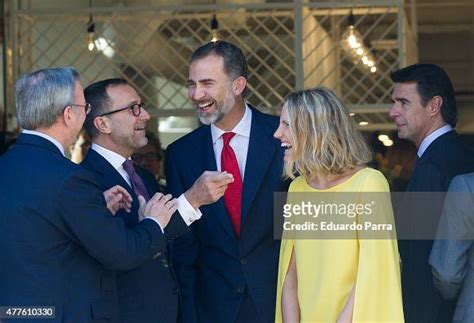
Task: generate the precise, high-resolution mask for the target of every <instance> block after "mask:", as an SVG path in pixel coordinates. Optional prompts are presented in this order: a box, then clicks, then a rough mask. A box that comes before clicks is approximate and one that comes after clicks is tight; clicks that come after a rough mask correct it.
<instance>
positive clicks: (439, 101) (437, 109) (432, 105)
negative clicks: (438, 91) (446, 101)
mask: <svg viewBox="0 0 474 323" xmlns="http://www.w3.org/2000/svg"><path fill="white" fill-rule="evenodd" d="M442 105H443V98H442V97H441V96H439V95H436V96H434V97H432V98H431V100H430V101H429V102H428V108H429V109H430V114H431V115H438V114H441V106H442Z"/></svg>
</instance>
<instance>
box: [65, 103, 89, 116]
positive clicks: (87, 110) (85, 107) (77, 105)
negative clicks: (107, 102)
mask: <svg viewBox="0 0 474 323" xmlns="http://www.w3.org/2000/svg"><path fill="white" fill-rule="evenodd" d="M69 105H70V106H72V107H80V108H84V110H85V112H86V114H89V112H91V110H92V105H91V104H90V103H86V104H84V105H82V104H75V103H72V104H69Z"/></svg>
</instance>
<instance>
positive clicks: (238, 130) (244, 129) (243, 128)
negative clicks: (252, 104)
mask: <svg viewBox="0 0 474 323" xmlns="http://www.w3.org/2000/svg"><path fill="white" fill-rule="evenodd" d="M251 126H252V110H250V108H249V107H248V105H247V104H245V112H244V116H243V117H242V119H240V121H239V123H237V125H236V126H235V127H234V129H232V130H230V132H234V133H235V134H237V135H239V136H243V137H247V138H250V128H251ZM225 132H228V131H224V130H222V129H219V128H218V127H217V126H216V125H214V124H211V136H212V143H213V144H215V143H216V141H217V140H218V139H219V138H220V137H221V136H222V135H223V134H224V133H225Z"/></svg>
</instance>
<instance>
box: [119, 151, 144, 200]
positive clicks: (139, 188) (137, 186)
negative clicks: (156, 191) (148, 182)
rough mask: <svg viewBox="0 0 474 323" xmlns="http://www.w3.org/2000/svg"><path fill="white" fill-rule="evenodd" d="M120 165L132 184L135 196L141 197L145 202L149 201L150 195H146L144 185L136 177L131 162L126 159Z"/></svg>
mask: <svg viewBox="0 0 474 323" xmlns="http://www.w3.org/2000/svg"><path fill="white" fill-rule="evenodd" d="M122 165H123V168H124V169H125V171H126V172H127V174H128V176H129V177H130V182H131V183H132V188H133V190H134V191H135V194H137V196H139V195H141V196H143V197H144V198H145V201H147V202H148V200H149V199H150V195H148V191H147V190H146V187H145V183H143V180H142V179H141V177H140V176H138V174H137V172H136V171H135V167H134V166H133V162H132V161H131V160H130V159H127V160H126V161H125V162H124V163H123V164H122Z"/></svg>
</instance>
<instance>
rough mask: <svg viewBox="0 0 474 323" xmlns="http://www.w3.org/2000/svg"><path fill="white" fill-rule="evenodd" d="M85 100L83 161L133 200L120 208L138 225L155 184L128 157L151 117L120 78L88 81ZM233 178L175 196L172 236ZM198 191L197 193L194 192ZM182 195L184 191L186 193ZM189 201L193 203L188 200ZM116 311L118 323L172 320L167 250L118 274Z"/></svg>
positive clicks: (211, 176)
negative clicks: (87, 138) (86, 137)
mask: <svg viewBox="0 0 474 323" xmlns="http://www.w3.org/2000/svg"><path fill="white" fill-rule="evenodd" d="M84 94H85V98H86V100H87V102H90V103H91V104H92V106H93V110H92V112H91V113H90V114H89V115H88V116H87V118H86V121H85V124H84V127H85V129H86V131H87V132H88V134H89V135H90V137H91V139H92V147H91V150H90V151H89V153H88V154H87V156H86V158H85V159H84V161H83V163H82V165H83V166H84V167H85V168H87V169H89V170H91V171H92V172H94V174H95V175H96V179H97V181H98V182H99V184H100V185H102V187H108V186H110V185H117V184H119V185H121V186H123V187H126V188H127V189H128V191H129V193H130V195H131V196H132V198H133V201H134V202H133V203H132V211H131V213H130V214H128V213H126V212H118V214H117V215H118V216H120V217H122V219H123V220H124V222H125V224H126V225H127V226H128V227H134V226H135V225H137V224H138V223H139V222H140V220H141V218H140V212H139V210H140V204H141V203H138V202H137V201H138V200H140V201H142V202H143V201H144V200H146V199H147V198H148V196H152V195H153V194H154V193H155V192H156V191H157V190H158V185H157V182H156V180H155V178H154V177H153V176H152V174H150V173H149V172H147V171H145V170H144V169H142V168H140V167H137V166H134V165H133V163H132V161H131V159H130V156H131V155H132V154H133V152H134V151H135V150H137V149H139V148H141V147H143V146H145V145H146V144H147V142H148V140H147V137H146V135H145V128H146V125H147V122H148V120H150V115H149V114H148V112H147V111H146V109H145V105H144V104H143V102H142V100H141V98H140V96H139V95H138V93H137V91H136V90H135V89H134V88H133V87H132V86H131V85H130V84H129V83H128V82H127V81H126V80H124V79H119V78H114V79H107V80H103V81H99V82H97V83H94V84H91V85H89V86H88V87H87V88H86V89H85V91H84ZM230 181H232V176H230V175H229V174H222V173H218V172H209V173H208V174H206V175H204V176H203V177H201V179H200V180H198V181H196V185H194V186H193V187H192V188H191V189H190V191H191V192H193V193H192V194H191V196H195V195H199V196H200V200H194V199H191V200H189V201H188V200H187V199H186V198H184V194H183V195H181V196H180V197H179V198H178V210H179V215H175V216H174V220H173V222H172V223H171V224H170V226H168V227H167V230H166V232H165V233H166V234H167V235H168V237H169V238H170V240H171V241H172V238H173V237H174V236H176V235H179V234H180V233H182V232H185V231H187V230H188V225H190V224H191V223H192V222H193V221H194V220H196V219H199V217H200V213H199V211H196V210H195V209H194V208H193V206H192V205H195V204H194V203H197V205H199V206H200V205H203V204H209V203H212V202H214V201H216V200H217V199H219V198H220V197H221V196H222V194H223V192H224V190H225V187H226V186H227V184H228V183H229V182H230ZM197 192H199V194H197ZM185 194H186V193H185ZM191 203H192V204H191ZM117 285H118V294H119V300H118V305H119V310H120V319H121V321H122V322H134V323H140V322H143V323H149V322H155V321H157V320H159V322H176V320H177V312H178V310H177V308H178V295H177V293H178V289H177V287H176V286H175V282H174V280H173V277H172V273H171V271H170V266H169V260H168V255H167V254H162V255H160V257H154V258H152V257H150V259H149V260H148V261H147V262H146V263H145V264H143V265H142V266H140V267H139V268H137V269H135V270H131V271H122V272H118V273H117Z"/></svg>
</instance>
